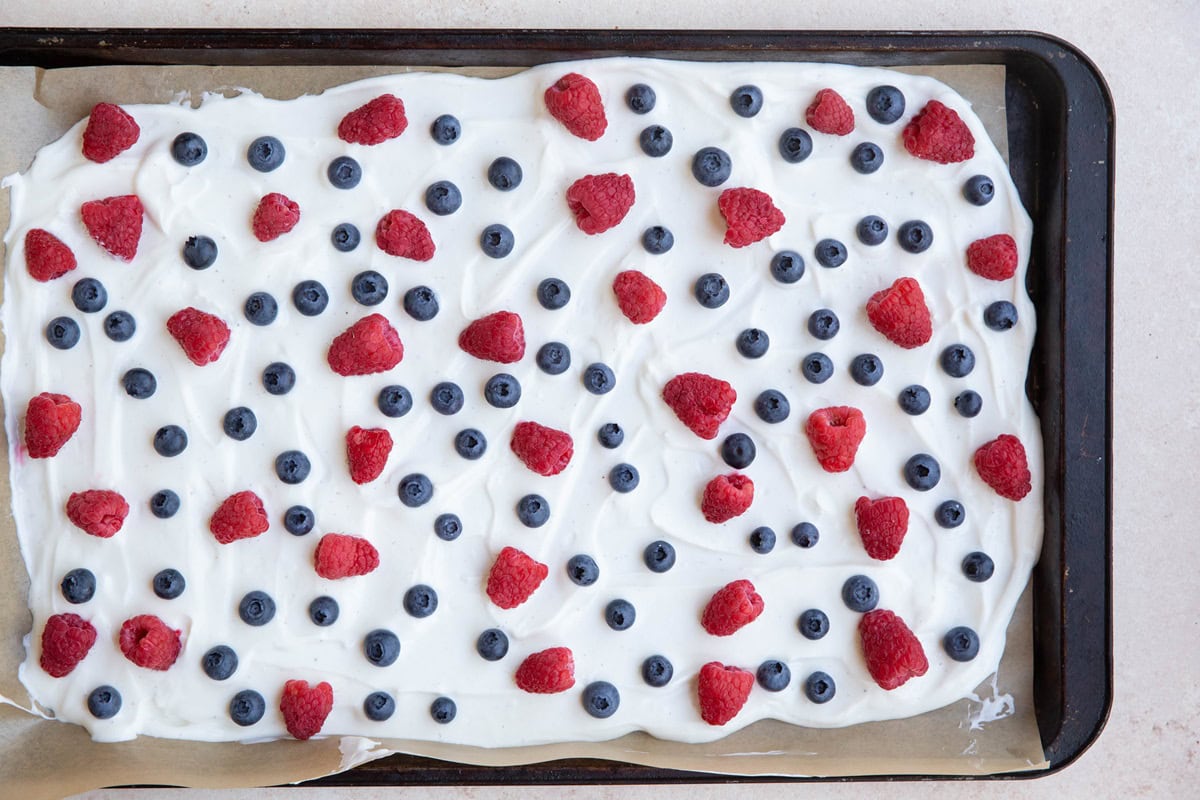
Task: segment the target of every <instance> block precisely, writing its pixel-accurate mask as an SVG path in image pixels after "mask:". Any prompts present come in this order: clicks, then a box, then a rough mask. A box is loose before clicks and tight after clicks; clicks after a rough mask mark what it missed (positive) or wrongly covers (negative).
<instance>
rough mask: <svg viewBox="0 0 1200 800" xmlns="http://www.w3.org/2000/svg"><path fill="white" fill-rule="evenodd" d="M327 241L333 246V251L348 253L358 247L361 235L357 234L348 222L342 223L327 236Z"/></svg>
mask: <svg viewBox="0 0 1200 800" xmlns="http://www.w3.org/2000/svg"><path fill="white" fill-rule="evenodd" d="M329 241H330V242H331V243H332V244H333V247H334V249H336V250H338V251H340V252H342V253H349V252H350V251H351V250H353V249H354V248H356V247H358V244H359V242H361V241H362V234H361V233H359V232H358V228H357V227H356V226H354V225H351V224H350V223H349V222H343V223H341V224H340V225H338V226H336V227H335V228H334V229H333V231H332V232H331V233H330V234H329Z"/></svg>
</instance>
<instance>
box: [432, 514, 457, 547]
mask: <svg viewBox="0 0 1200 800" xmlns="http://www.w3.org/2000/svg"><path fill="white" fill-rule="evenodd" d="M433 533H434V535H436V536H437V537H438V538H439V539H441V540H442V541H444V542H452V541H454V540H455V539H457V538H458V537H459V536H461V535H462V520H461V519H459V518H458V515H457V514H439V515H438V518H437V519H435V520H434V521H433Z"/></svg>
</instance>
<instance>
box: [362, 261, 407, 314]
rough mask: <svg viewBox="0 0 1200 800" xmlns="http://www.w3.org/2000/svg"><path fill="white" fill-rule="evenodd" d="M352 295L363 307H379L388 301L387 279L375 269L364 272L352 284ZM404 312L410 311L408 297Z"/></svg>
mask: <svg viewBox="0 0 1200 800" xmlns="http://www.w3.org/2000/svg"><path fill="white" fill-rule="evenodd" d="M350 294H351V295H352V296H353V297H354V302H356V303H358V304H359V305H362V306H377V305H379V304H380V303H382V302H383V301H384V300H386V299H387V294H388V282H387V278H385V277H383V276H382V275H380V274H379V273H378V272H376V271H375V270H373V269H368V270H364V271H363V272H360V273H358V274H357V275H355V276H354V280H352V281H351V282H350ZM404 299H405V301H406V302H405V306H404V310H405V311H407V310H408V303H407V300H408V296H407V295H406V296H405V298H404Z"/></svg>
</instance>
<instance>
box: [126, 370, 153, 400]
mask: <svg viewBox="0 0 1200 800" xmlns="http://www.w3.org/2000/svg"><path fill="white" fill-rule="evenodd" d="M121 385H122V386H124V387H125V393H126V394H127V395H129V396H130V397H132V398H134V399H135V400H145V399H146V398H147V397H151V396H153V395H154V392H155V391H157V390H158V381H157V380H155V379H154V373H152V372H150V370H148V369H142V368H141V367H134V368H133V369H131V370H129V371H128V372H126V373H125V374H124V375H123V376H121Z"/></svg>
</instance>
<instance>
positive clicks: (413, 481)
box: [397, 472, 433, 508]
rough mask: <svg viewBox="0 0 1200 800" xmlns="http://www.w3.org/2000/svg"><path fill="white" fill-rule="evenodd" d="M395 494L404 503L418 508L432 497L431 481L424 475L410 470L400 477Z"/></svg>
mask: <svg viewBox="0 0 1200 800" xmlns="http://www.w3.org/2000/svg"><path fill="white" fill-rule="evenodd" d="M397 494H398V495H399V496H400V502H401V503H403V504H404V505H406V506H408V507H409V508H420V507H421V506H423V505H425V504H426V503H428V502H429V501H430V500H432V499H433V482H432V481H431V480H429V477H428V476H426V475H422V474H421V473H419V472H412V473H409V474H408V475H405V476H404V477H403V478H401V479H400V485H399V486H398V487H397Z"/></svg>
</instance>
